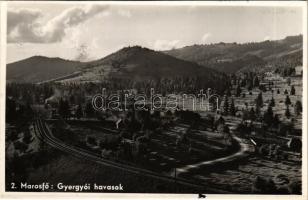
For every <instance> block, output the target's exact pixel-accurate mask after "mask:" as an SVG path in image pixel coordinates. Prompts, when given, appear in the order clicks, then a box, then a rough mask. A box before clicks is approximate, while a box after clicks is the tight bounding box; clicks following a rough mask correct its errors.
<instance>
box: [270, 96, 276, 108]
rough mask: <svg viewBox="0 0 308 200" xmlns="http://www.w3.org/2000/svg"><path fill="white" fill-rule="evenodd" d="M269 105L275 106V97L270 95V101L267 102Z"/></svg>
mask: <svg viewBox="0 0 308 200" xmlns="http://www.w3.org/2000/svg"><path fill="white" fill-rule="evenodd" d="M269 105H270V106H271V107H275V99H274V97H272V99H271V102H270V104H269Z"/></svg>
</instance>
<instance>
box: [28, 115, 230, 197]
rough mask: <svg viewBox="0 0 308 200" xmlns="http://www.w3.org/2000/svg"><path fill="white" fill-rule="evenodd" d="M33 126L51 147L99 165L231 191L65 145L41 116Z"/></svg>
mask: <svg viewBox="0 0 308 200" xmlns="http://www.w3.org/2000/svg"><path fill="white" fill-rule="evenodd" d="M34 128H35V129H34V130H35V134H36V136H37V137H38V138H39V139H40V140H42V141H43V142H45V143H47V144H48V145H50V146H51V147H53V148H56V149H59V150H61V151H63V152H66V153H68V154H70V155H72V156H75V157H78V158H83V159H87V160H91V161H93V162H95V163H98V164H101V165H104V166H109V167H113V168H117V169H120V170H124V171H127V172H131V173H134V174H139V175H143V176H147V177H151V178H155V179H159V180H162V181H167V182H171V183H172V184H180V185H185V186H190V187H193V188H196V189H198V191H200V193H213V194H214V193H215V194H228V193H231V192H229V191H225V190H220V189H217V188H213V187H211V186H208V185H206V184H205V183H204V182H203V183H196V182H191V181H188V180H186V179H182V178H174V177H172V176H166V175H163V174H159V173H156V172H153V171H150V170H146V169H141V168H137V167H133V166H129V165H125V164H122V163H117V162H113V161H110V160H107V159H104V158H102V157H99V156H96V155H93V154H92V153H90V152H87V151H86V150H83V149H80V148H78V147H73V146H71V145H67V144H65V143H64V142H63V141H61V140H59V139H57V138H56V137H54V136H53V135H52V133H51V131H50V130H49V128H48V127H47V126H46V124H45V122H44V121H43V120H42V119H41V118H37V119H36V120H35V126H34Z"/></svg>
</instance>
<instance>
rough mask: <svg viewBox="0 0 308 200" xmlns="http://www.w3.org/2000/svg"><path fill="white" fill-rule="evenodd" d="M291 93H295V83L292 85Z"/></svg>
mask: <svg viewBox="0 0 308 200" xmlns="http://www.w3.org/2000/svg"><path fill="white" fill-rule="evenodd" d="M290 94H291V95H295V87H294V85H292V87H291V92H290Z"/></svg>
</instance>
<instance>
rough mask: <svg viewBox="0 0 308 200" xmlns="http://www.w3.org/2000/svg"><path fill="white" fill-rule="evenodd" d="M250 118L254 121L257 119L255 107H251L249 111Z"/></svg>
mask: <svg viewBox="0 0 308 200" xmlns="http://www.w3.org/2000/svg"><path fill="white" fill-rule="evenodd" d="M249 119H250V120H252V121H253V120H255V119H256V113H255V110H254V108H251V109H250V112H249Z"/></svg>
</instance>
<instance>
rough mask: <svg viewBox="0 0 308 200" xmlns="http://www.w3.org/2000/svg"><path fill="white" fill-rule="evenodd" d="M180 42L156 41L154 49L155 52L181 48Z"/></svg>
mask: <svg viewBox="0 0 308 200" xmlns="http://www.w3.org/2000/svg"><path fill="white" fill-rule="evenodd" d="M179 43H180V41H179V40H156V41H155V42H154V45H153V48H154V49H155V50H160V51H164V50H170V49H174V48H178V47H179Z"/></svg>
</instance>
